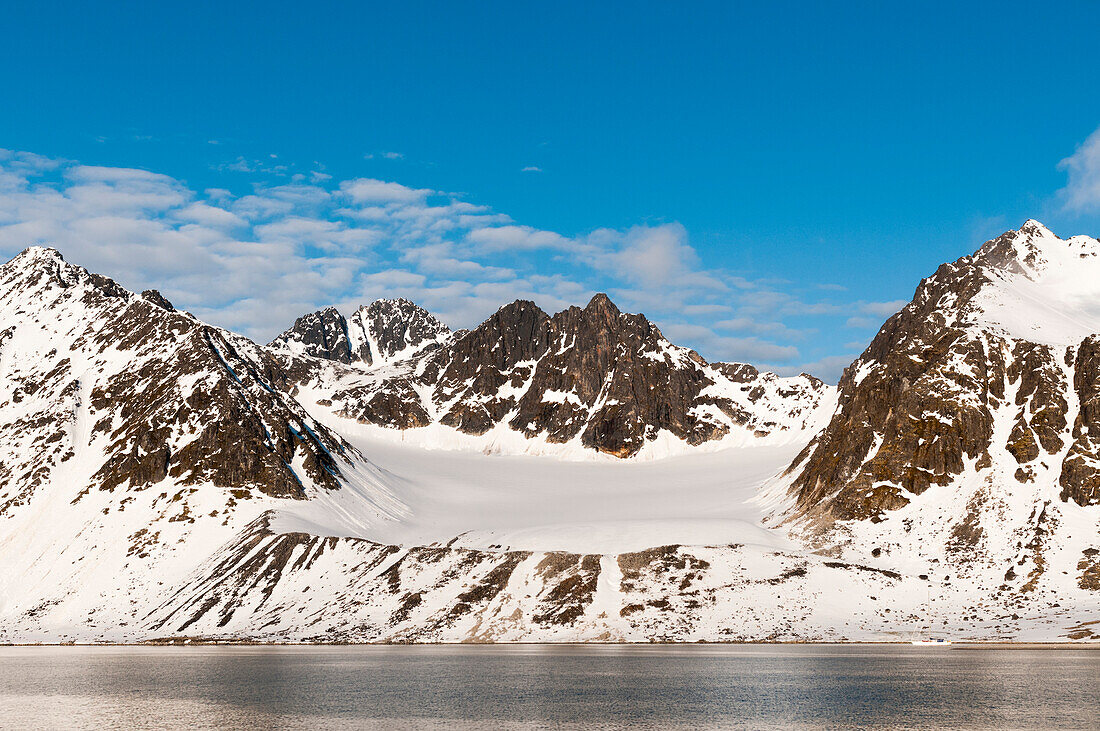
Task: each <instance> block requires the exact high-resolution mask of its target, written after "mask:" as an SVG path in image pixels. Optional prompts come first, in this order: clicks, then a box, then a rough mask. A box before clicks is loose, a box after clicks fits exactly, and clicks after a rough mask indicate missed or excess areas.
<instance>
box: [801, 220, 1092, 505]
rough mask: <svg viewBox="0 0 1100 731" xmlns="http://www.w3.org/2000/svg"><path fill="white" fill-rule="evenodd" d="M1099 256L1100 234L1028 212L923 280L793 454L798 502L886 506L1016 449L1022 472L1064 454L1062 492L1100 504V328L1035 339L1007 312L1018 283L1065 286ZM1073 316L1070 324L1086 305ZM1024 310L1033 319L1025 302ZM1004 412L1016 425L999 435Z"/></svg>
mask: <svg viewBox="0 0 1100 731" xmlns="http://www.w3.org/2000/svg"><path fill="white" fill-rule="evenodd" d="M1098 255H1100V244H1098V243H1097V242H1096V240H1094V239H1087V238H1086V237H1077V238H1075V239H1071V240H1069V241H1062V240H1061V239H1058V238H1057V237H1055V236H1054V235H1053V234H1051V233H1050V232H1049V231H1048V230H1047V229H1045V228H1044V227H1042V226H1041V224H1038V223H1037V222H1034V221H1029V222H1028V223H1027V224H1025V225H1024V226H1023V227H1022V228H1021V229H1020V230H1019V231H1010V232H1008V233H1006V234H1004V235H1002V236H1000V237H998V238H996V239H994V240H992V241H990V242H988V243H986V244H984V245H983V246H982V247H981V248H980V249H979V250H978V251H977V252H976V253H975V254H974V255H972V256H967V257H963V258H962V259H959V260H958V261H956V262H953V263H951V264H944V265H943V266H941V267H940V268H939V269H938V270H937V271H936V273H935V274H934V275H932V276H931V277H929V278H928V279H925V280H924V281H923V282H921V284H920V286H919V287H918V288H917V291H916V294H915V295H914V298H913V301H912V302H911V303H909V304H908V305H906V306H905V307H904V308H902V309H901V311H899V312H898V313H897V314H895V315H894V316H893V317H891V318H890V319H889V320H888V321H887V322H886V324H885V325H883V327H882V329H881V330H880V331H879V333H878V335H877V336H876V337H875V339H874V340H873V341H872V342H871V344H870V346H868V348H867V350H866V351H865V352H864V353H863V354H862V355H861V356H860V357H859V358H858V359H857V360H856V361H855V362H854V363H852V365H851V366H849V367H848V368H847V369H846V370H845V372H844V375H843V377H842V378H841V381H840V384H839V387H838V388H839V407H838V409H837V413H836V414H835V416H834V417H833V419H832V421H831V422H830V423H829V425H828V426H827V427H826V428H825V430H824V431H823V432H822V433H821V434H820V435H818V436H817V437H816V438H815V439H814V440H813V441H812V442H811V443H810V444H809V445H808V446H807V447H806V449H805V451H804V452H803V454H802V455H800V456H799V458H798V459H797V460H796V461H795V463H794V465H792V467H791V470H792V473H793V474H794V475H795V479H794V481H793V483H792V489H793V490H794V491H795V493H796V495H797V499H798V505H799V508H800V510H802V511H803V512H806V513H813V514H817V515H820V516H823V517H825V518H827V519H849V518H877V517H881V514H882V511H887V510H893V509H896V508H899V507H901V506H903V505H905V504H907V503H908V502H909V501H910V500H911V499H912V496H914V495H920V494H922V493H923V492H924V491H925V490H927V489H928V488H929V487H930V486H933V485H947V484H950V483H952V482H953V481H955V480H956V479H957V478H958V476H959V475H961V474H962V473H963V472H964V471H966V470H969V469H973V470H977V471H982V470H987V469H989V468H990V467H991V466H992V463H993V458H994V453H996V452H1004V451H1007V452H1008V453H1009V454H1010V455H1011V457H1012V458H1013V460H1014V465H1018V466H1019V469H1018V475H1019V477H1018V479H1019V480H1021V481H1025V480H1032V479H1034V477H1035V469H1034V465H1035V463H1036V461H1037V460H1039V461H1042V462H1044V463H1046V464H1048V465H1049V464H1054V463H1057V464H1058V465H1060V470H1059V471H1060V474H1061V477H1060V483H1061V486H1062V490H1063V493H1062V494H1063V497H1064V498H1065V499H1071V500H1074V501H1075V502H1077V503H1078V504H1081V505H1088V504H1091V503H1093V502H1095V497H1094V488H1093V487H1091V485H1092V483H1091V481H1090V480H1091V479H1092V476H1093V475H1094V474H1095V473H1094V470H1093V468H1092V467H1091V466H1090V465H1091V460H1092V456H1091V455H1093V454H1094V447H1093V446H1092V443H1091V441H1090V440H1089V436H1088V435H1089V429H1088V428H1087V425H1088V423H1089V422H1090V420H1091V419H1092V418H1093V416H1094V415H1093V414H1091V412H1090V411H1089V405H1090V403H1091V399H1092V398H1093V397H1094V392H1095V391H1096V390H1097V388H1100V382H1098V380H1097V369H1098V368H1100V365H1098V360H1097V355H1098V352H1097V350H1098V349H1097V347H1096V338H1094V337H1093V336H1091V335H1088V334H1087V327H1088V326H1087V325H1086V326H1085V327H1086V330H1085V331H1081V330H1080V328H1075V329H1076V330H1077V332H1067V331H1066V328H1065V324H1066V323H1065V321H1064V320H1063V321H1054V322H1052V323H1047V332H1045V333H1044V332H1042V331H1034V332H1027V334H1028V335H1030V336H1032V337H1035V338H1036V340H1035V341H1032V340H1028V339H1025V338H1023V337H1020V336H1019V335H1020V329H1019V327H1014V326H1015V325H1017V323H1011V322H1010V323H1007V324H1006V323H1005V322H1004V321H1003V316H1004V315H1005V314H1006V313H1007V314H1011V313H1012V311H1013V301H1012V300H1013V298H1015V297H1018V296H1019V291H1020V290H1019V286H1020V282H1025V283H1028V284H1030V285H1033V286H1035V287H1037V289H1038V291H1041V290H1042V289H1043V287H1044V283H1045V282H1049V283H1050V284H1049V286H1052V287H1053V286H1057V285H1056V284H1055V281H1056V280H1057V278H1058V277H1060V276H1062V273H1063V270H1064V269H1065V268H1067V267H1074V268H1080V267H1081V266H1082V264H1083V263H1090V262H1094V261H1096V257H1097V256H1098ZM1086 276H1087V275H1086ZM1050 294H1051V295H1052V296H1057V295H1061V294H1064V292H1051V293H1050ZM1028 299H1030V300H1032V301H1034V297H1032V296H1030V295H1028ZM1006 300H1007V301H1006ZM1039 306H1040V307H1041V308H1042V309H1044V310H1050V309H1052V306H1051V305H1050V304H1049V303H1040V304H1039ZM1064 314H1065V318H1066V319H1067V320H1068V321H1069V322H1070V323H1071V324H1072V322H1073V319H1074V318H1075V316H1076V313H1074V312H1072V311H1070V312H1065V313H1064ZM1024 321H1026V322H1025V324H1026V326H1027V327H1028V328H1030V327H1031V326H1032V325H1034V323H1033V322H1031V321H1028V318H1027V315H1026V314H1024V313H1021V322H1024ZM1051 331H1053V332H1051ZM1025 332H1026V331H1025ZM1079 336H1080V339H1078V337H1079ZM1051 337H1053V338H1054V339H1055V340H1056V341H1055V342H1052V341H1051ZM1071 404H1072V405H1073V410H1074V412H1075V413H1071ZM1077 404H1080V408H1077ZM1073 420H1075V421H1076V424H1073V423H1072V421H1073ZM1001 422H1003V423H1004V424H1005V425H1006V428H1007V433H1004V434H1000V433H998V424H999V423H1001ZM1069 427H1072V430H1070V429H1069ZM1002 431H1004V430H1002ZM1071 443H1072V444H1073V447H1072V448H1071V449H1070V452H1069V454H1066V452H1065V448H1066V447H1067V446H1069V445H1070V444H1071ZM1063 462H1064V465H1063Z"/></svg>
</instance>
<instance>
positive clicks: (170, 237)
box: [0, 150, 901, 376]
mask: <svg viewBox="0 0 1100 731" xmlns="http://www.w3.org/2000/svg"><path fill="white" fill-rule="evenodd" d="M272 159H274V158H268V160H267V161H257V160H246V159H244V158H239V159H238V160H236V161H234V162H233V163H231V164H230V166H229V167H227V168H226V170H231V171H232V172H233V173H234V174H237V173H242V174H247V175H249V176H251V178H250V181H249V182H251V183H252V189H251V191H250V192H248V193H247V194H243V195H242V194H235V193H233V192H231V191H230V190H229V189H228V188H221V187H218V188H208V189H206V190H202V191H199V190H194V189H192V188H190V187H189V186H188V185H186V184H185V183H184V182H182V181H180V180H178V179H175V178H173V177H171V176H168V175H163V174H159V173H154V172H150V171H145V170H136V169H129V168H112V167H96V166H85V165H81V164H79V163H77V162H74V161H70V160H61V159H50V158H46V157H42V156H39V155H34V154H31V153H20V152H10V151H3V150H0V254H3V255H5V256H11V255H13V254H15V253H16V252H18V251H19V250H21V249H23V248H24V247H26V246H29V245H32V244H39V243H48V244H52V245H56V246H58V247H59V248H60V249H61V250H62V251H63V252H64V253H65V255H66V256H67V257H69V258H70V260H72V261H74V262H76V263H79V264H83V265H85V266H88V267H89V268H91V269H93V270H96V271H101V272H103V273H106V274H110V275H111V276H114V277H116V278H117V279H119V281H121V282H122V283H123V284H124V285H126V286H129V287H131V288H133V289H144V288H147V287H156V288H158V289H161V290H162V291H163V292H164V293H165V294H166V295H167V296H168V297H169V298H170V299H172V300H173V301H174V302H176V304H177V305H179V306H182V307H184V308H187V309H190V310H191V311H193V312H195V314H197V315H199V316H201V317H203V318H205V319H208V320H210V321H212V322H215V323H217V324H219V325H222V326H225V327H229V328H232V329H234V330H238V331H240V332H243V333H245V334H247V335H249V336H251V337H253V338H256V339H257V340H261V341H263V340H267V339H269V338H270V337H271V336H273V335H274V334H276V333H277V332H279V331H280V330H282V329H283V328H285V327H286V326H287V325H288V324H289V323H291V322H292V321H293V320H294V318H295V317H296V316H298V315H300V314H302V313H303V312H305V311H308V310H311V309H316V308H318V307H321V306H324V305H329V304H336V305H338V306H342V307H345V308H350V307H352V306H354V305H356V304H359V303H362V302H366V301H370V300H373V299H375V298H378V297H393V296H403V297H408V298H410V299H413V300H414V301H417V302H420V303H421V304H423V305H424V306H426V307H428V308H429V309H431V310H433V311H435V312H437V313H438V314H439V315H440V316H441V317H442V318H443V319H444V320H445V321H447V322H448V323H449V324H451V325H452V326H456V327H470V326H473V325H476V324H477V323H478V322H479V321H480V320H481V319H483V318H484V317H486V316H487V315H489V314H490V313H492V312H493V311H494V310H495V309H496V308H497V307H499V306H500V305H502V304H505V303H507V302H509V301H511V300H514V299H518V298H523V299H531V300H534V301H535V302H537V303H538V304H539V305H540V306H542V307H543V308H545V309H547V310H550V311H556V310H558V309H561V308H564V307H566V306H568V305H572V304H583V303H584V302H585V301H587V299H588V298H590V297H591V296H592V295H593V294H594V293H595V292H597V291H607V292H609V293H610V294H611V295H612V297H613V298H614V299H615V301H616V302H617V303H618V304H619V305H620V307H622V308H624V309H627V310H630V311H635V312H638V311H640V312H644V313H646V314H647V315H648V316H649V317H650V318H651V319H653V320H654V321H655V322H656V323H657V324H658V325H659V326H660V327H662V329H663V330H664V332H665V333H666V334H667V335H668V336H669V337H670V338H672V339H673V340H674V341H676V342H680V343H681V344H684V345H688V346H690V347H694V348H696V349H697V350H698V351H699V352H700V353H701V354H702V355H703V356H704V357H706V358H709V359H712V360H742V361H750V362H755V363H757V364H759V365H764V366H768V367H776V368H779V369H782V370H784V371H791V370H794V371H797V370H800V369H804V368H809V367H810V366H809V365H808V364H804V363H803V360H804V358H803V357H802V354H801V348H802V347H803V346H804V345H805V343H806V342H807V339H808V338H810V337H812V336H813V334H814V333H815V332H817V331H818V330H819V327H818V325H813V324H809V322H810V321H814V322H816V321H817V320H819V319H820V320H821V321H822V325H821V329H824V328H826V327H832V328H833V329H834V330H837V331H839V328H840V327H841V325H842V324H843V323H844V321H845V319H847V318H860V317H866V318H869V320H868V322H871V321H873V320H874V319H875V318H881V317H884V316H885V315H887V314H889V313H890V312H892V311H893V310H895V309H896V308H897V307H898V306H900V304H901V303H898V302H886V303H875V302H863V301H857V302H844V301H839V300H836V299H835V297H837V296H839V295H838V294H837V293H838V292H840V291H841V290H839V289H837V288H835V287H831V286H825V287H823V288H818V287H816V286H814V285H809V286H808V287H807V288H806V289H805V290H804V291H800V290H799V289H798V288H796V287H795V286H794V285H792V284H791V283H789V282H784V281H779V280H774V279H772V280H765V279H752V278H751V277H750V276H747V275H746V274H745V273H743V272H729V271H724V270H721V269H713V268H707V267H706V266H705V265H704V263H703V262H702V261H701V260H700V257H699V255H698V253H697V252H696V250H695V248H694V247H693V246H692V245H691V242H690V240H689V236H688V232H687V230H686V229H685V228H684V227H683V226H681V225H680V224H678V223H674V222H673V223H660V224H651V225H638V226H632V227H628V228H625V229H611V228H599V229H595V230H591V231H587V232H581V233H577V234H564V233H560V232H556V231H549V230H545V229H540V228H536V227H533V226H528V225H524V224H522V223H518V222H515V221H513V220H512V219H511V218H510V217H509V216H508V215H507V214H505V213H501V212H498V211H494V210H492V209H491V208H489V207H488V206H485V205H480V204H476V203H471V202H469V201H466V200H462V199H461V198H460V197H459V196H456V195H454V194H449V193H444V192H441V191H438V190H434V189H430V188H418V187H412V186H408V185H405V184H402V183H399V182H396V181H393V180H383V179H378V178H352V179H346V180H337V179H333V178H332V177H331V176H330V175H329V174H328V173H325V172H323V167H322V166H320V165H319V164H315V165H314V166H312V167H313V169H312V170H311V171H310V173H308V174H307V173H295V174H294V175H292V176H287V175H285V174H284V170H282V169H281V168H280V169H277V168H276V167H273V166H272V165H271V164H269V161H270V160H272ZM287 167H288V169H289V168H290V166H287ZM234 177H235V176H234ZM796 320H797V324H796V322H795V321H796ZM826 323H831V324H826ZM820 364H821V365H823V366H827V367H829V368H833V366H832V365H831V361H829V362H827V361H825V360H821V361H820ZM833 370H834V371H835V370H836V369H835V368H833ZM836 372H839V371H836ZM822 375H823V376H827V374H822Z"/></svg>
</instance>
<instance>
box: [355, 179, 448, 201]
mask: <svg viewBox="0 0 1100 731" xmlns="http://www.w3.org/2000/svg"><path fill="white" fill-rule="evenodd" d="M340 190H341V191H342V192H343V193H344V194H345V195H347V196H348V197H349V198H351V200H353V201H354V202H355V203H414V202H416V201H421V200H423V199H425V198H427V197H428V196H429V195H431V194H432V193H433V192H434V191H431V190H427V189H415V188H409V187H408V186H405V185H401V184H400V183H390V182H386V181H384V180H376V179H375V178H355V179H354V180H345V181H344V182H342V183H340Z"/></svg>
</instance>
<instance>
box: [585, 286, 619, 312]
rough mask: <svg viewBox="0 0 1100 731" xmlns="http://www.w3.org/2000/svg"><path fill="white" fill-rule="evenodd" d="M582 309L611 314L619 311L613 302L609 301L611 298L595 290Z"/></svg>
mask: <svg viewBox="0 0 1100 731" xmlns="http://www.w3.org/2000/svg"><path fill="white" fill-rule="evenodd" d="M584 311H585V312H601V313H607V314H608V315H611V316H615V315H618V314H619V313H620V310H619V308H618V307H616V306H615V303H614V302H612V301H611V298H610V297H608V296H607V295H606V294H604V293H603V292H597V293H596V294H595V295H593V296H592V299H590V300H589V301H588V304H587V305H585V308H584Z"/></svg>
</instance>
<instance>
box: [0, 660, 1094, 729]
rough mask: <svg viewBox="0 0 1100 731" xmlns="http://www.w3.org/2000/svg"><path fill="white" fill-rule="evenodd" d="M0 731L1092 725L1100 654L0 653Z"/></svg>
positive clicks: (1076, 726)
mask: <svg viewBox="0 0 1100 731" xmlns="http://www.w3.org/2000/svg"><path fill="white" fill-rule="evenodd" d="M0 726H3V727H5V728H96V729H102V728H127V729H129V728H180V729H183V728H188V729H190V728H202V727H229V728H303V729H305V728H309V729H315V728H349V727H350V728H380V729H382V728H384V729H394V728H448V729H452V728H453V729H462V728H517V729H518V728H670V727H671V728H709V727H718V728H731V727H732V728H740V727H744V728H754V729H766V728H846V727H853V726H873V727H885V728H913V727H921V728H928V727H942V728H948V727H949V728H989V729H1010V728H1055V727H1061V728H1091V729H1097V728H1100V648H1095V649H1090V648H1082V647H1071V648H1064V649H1051V648H1012V649H1008V648H991V647H966V646H958V645H953V646H951V647H948V648H934V647H933V648H922V647H909V646H805V645H802V646H751V645H750V646H745V645H739V646H545V645H523V646H511V647H486V646H424V647H408V646H403V647H194V648H172V647H149V648H121V647H119V648H112V647H88V648H79V647H71V648H47V647H4V648H0Z"/></svg>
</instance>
